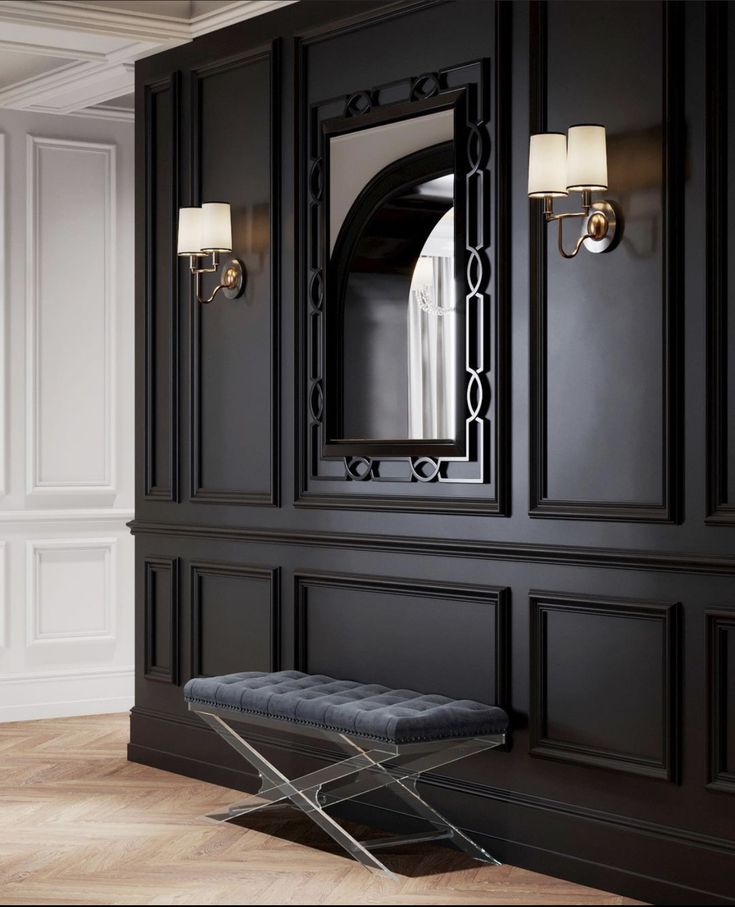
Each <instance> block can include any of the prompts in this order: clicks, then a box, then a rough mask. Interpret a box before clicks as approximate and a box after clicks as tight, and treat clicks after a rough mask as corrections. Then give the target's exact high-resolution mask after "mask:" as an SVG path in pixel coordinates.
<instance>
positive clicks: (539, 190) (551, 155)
mask: <svg viewBox="0 0 735 907" xmlns="http://www.w3.org/2000/svg"><path fill="white" fill-rule="evenodd" d="M567 194H568V193H567V137H566V136H565V135H564V133H563V132H540V133H538V134H536V135H532V136H531V140H530V142H529V144H528V197H529V198H543V196H545V195H549V196H551V197H552V198H560V197H561V196H563V195H567Z"/></svg>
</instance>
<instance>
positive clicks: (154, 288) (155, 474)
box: [141, 72, 180, 502]
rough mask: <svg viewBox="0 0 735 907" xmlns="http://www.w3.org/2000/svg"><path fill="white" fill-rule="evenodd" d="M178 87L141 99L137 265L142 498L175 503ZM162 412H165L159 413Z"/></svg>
mask: <svg viewBox="0 0 735 907" xmlns="http://www.w3.org/2000/svg"><path fill="white" fill-rule="evenodd" d="M179 86H180V76H179V73H178V72H175V73H172V74H171V75H169V76H168V77H167V78H165V79H161V80H160V81H158V82H155V83H153V84H151V85H147V86H146V87H145V89H144V100H143V121H144V124H145V125H144V130H145V148H144V158H143V164H144V166H145V173H146V176H145V183H144V190H143V192H144V195H143V208H144V214H143V224H142V226H143V230H144V246H143V248H144V260H143V262H142V263H141V268H142V269H143V274H144V276H143V281H144V284H143V294H144V319H145V325H144V340H143V346H144V357H145V364H144V374H143V385H144V387H143V397H144V405H143V408H144V424H145V433H144V445H145V451H144V457H143V464H142V465H143V496H144V498H145V499H146V500H152V501H169V502H174V501H177V500H178V496H179V260H178V258H177V257H176V227H175V225H176V224H178V217H179V157H180V132H179V98H180V87H179ZM166 96H167V97H168V105H169V107H170V113H169V117H170V124H169V130H168V135H162V134H161V130H160V129H159V126H158V116H159V113H158V103H159V100H161V99H163V98H164V97H166ZM163 141H165V142H166V143H167V145H165V146H164V147H167V148H168V154H167V155H166V157H167V159H168V162H169V166H168V170H167V172H166V173H165V174H160V173H159V172H158V166H157V154H158V152H159V150H160V144H161V142H163ZM159 185H165V186H166V187H167V191H168V196H169V198H168V205H166V206H165V208H164V211H163V217H164V219H165V220H167V223H168V228H167V229H168V233H169V235H168V236H166V237H163V238H162V241H161V242H159V237H158V235H157V234H158V231H157V219H158V208H159V203H158V198H157V191H158V187H159ZM157 268H163V275H164V277H163V280H161V279H159V275H158V274H157ZM161 284H163V285H164V287H165V292H163V293H161V292H159V288H160V285H161ZM161 296H163V297H164V298H161ZM162 328H165V330H162ZM159 333H163V334H164V336H165V338H166V340H165V349H166V351H167V359H168V361H167V368H166V369H165V372H164V374H163V375H162V376H161V375H158V374H157V367H156V358H157V343H156V341H157V338H158V334H159ZM160 378H165V386H164V387H163V388H162V389H160V388H158V386H157V381H158V380H159V379H160ZM162 404H163V407H162ZM162 408H163V409H165V411H163V412H162ZM164 420H165V424H166V427H167V432H166V438H165V441H164V443H163V445H161V444H159V443H158V441H159V439H158V438H157V434H156V431H155V427H156V425H157V424H158V423H161V422H162V421H164ZM162 447H165V450H163V449H161V448H162Z"/></svg>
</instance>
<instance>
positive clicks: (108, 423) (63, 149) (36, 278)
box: [26, 135, 117, 495]
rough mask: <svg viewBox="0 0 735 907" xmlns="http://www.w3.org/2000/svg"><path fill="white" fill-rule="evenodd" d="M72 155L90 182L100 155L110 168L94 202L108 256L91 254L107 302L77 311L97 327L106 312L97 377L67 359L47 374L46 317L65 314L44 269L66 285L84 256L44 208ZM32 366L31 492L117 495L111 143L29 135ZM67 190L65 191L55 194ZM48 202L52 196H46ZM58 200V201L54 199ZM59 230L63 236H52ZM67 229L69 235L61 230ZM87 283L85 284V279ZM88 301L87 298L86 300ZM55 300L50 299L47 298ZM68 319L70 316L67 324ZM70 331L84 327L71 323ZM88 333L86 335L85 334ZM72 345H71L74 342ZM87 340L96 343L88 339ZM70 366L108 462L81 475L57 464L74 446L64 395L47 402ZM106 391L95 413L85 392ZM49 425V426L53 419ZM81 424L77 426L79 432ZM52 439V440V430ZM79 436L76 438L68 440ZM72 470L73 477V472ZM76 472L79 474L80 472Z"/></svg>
mask: <svg viewBox="0 0 735 907" xmlns="http://www.w3.org/2000/svg"><path fill="white" fill-rule="evenodd" d="M57 154H59V155H65V156H66V160H67V162H68V159H69V155H79V156H80V164H81V162H82V160H83V161H84V163H85V165H86V166H85V169H86V170H88V172H89V174H90V183H89V184H88V185H91V177H92V175H93V171H92V170H91V169H89V168H91V167H92V166H93V165H94V164H95V163H96V162H95V160H94V159H95V158H101V166H102V168H103V171H102V172H103V177H102V178H103V181H104V188H103V190H102V195H101V197H99V198H96V199H94V201H95V202H96V203H98V204H99V223H96V224H95V225H94V231H95V233H96V234H98V235H100V236H101V237H102V240H101V248H102V251H101V253H100V255H99V256H97V255H92V256H91V258H90V268H91V269H94V268H95V267H97V268H99V269H100V274H99V275H97V277H95V278H93V277H92V276H89V277H88V281H89V282H90V283H89V286H90V287H91V291H92V292H93V293H95V300H94V302H95V303H96V300H97V296H98V297H99V300H100V303H101V304H100V305H99V306H97V305H92V302H93V301H92V300H91V299H90V300H88V303H89V304H88V305H87V310H85V312H84V313H82V312H81V311H80V312H79V313H78V315H79V316H80V317H84V318H85V319H89V321H90V322H91V317H90V315H91V311H92V310H94V311H96V310H97V308H99V311H100V312H101V318H102V325H101V335H102V340H101V343H100V347H101V348H99V349H96V350H94V349H93V350H91V351H90V350H89V349H87V351H86V352H87V353H88V355H87V356H86V357H85V358H84V362H85V363H88V362H89V361H91V359H92V353H93V354H94V355H95V356H96V357H97V358H98V359H99V360H100V363H101V368H100V369H99V372H98V373H97V374H95V376H94V378H92V376H91V374H85V375H83V376H82V375H80V376H76V375H75V368H76V367H75V366H74V364H73V361H71V360H70V361H68V362H66V361H65V362H64V363H63V364H62V365H60V364H59V363H57V364H56V371H55V373H52V374H51V375H50V376H49V377H48V378H46V376H45V375H44V367H46V368H50V367H51V365H52V363H50V362H49V361H48V360H47V359H46V358H45V357H46V356H48V354H49V349H50V348H51V347H49V345H48V343H45V342H44V330H45V328H44V321H45V318H48V317H51V315H53V314H54V312H53V310H52V311H50V312H45V311H44V309H45V307H46V306H53V307H54V308H55V309H57V310H58V300H57V299H55V298H54V294H50V289H51V288H50V287H44V285H43V271H44V268H45V267H51V268H52V269H53V270H54V271H55V272H56V273H55V274H54V279H55V280H58V281H60V282H63V281H64V280H65V276H64V274H63V273H59V272H58V269H59V267H60V265H61V261H62V259H63V257H64V256H66V257H67V258H68V257H69V256H70V255H74V254H79V252H80V251H81V250H80V249H76V248H74V242H73V239H72V240H71V246H72V248H70V236H69V234H68V232H67V231H68V221H67V219H66V218H64V221H63V222H61V220H60V219H59V217H60V216H62V217H63V215H62V213H61V212H60V211H58V210H57V211H53V212H50V213H51V215H52V216H55V217H56V221H55V222H54V221H51V222H49V217H48V214H47V212H45V211H44V210H43V204H44V192H45V191H47V190H45V188H44V187H45V185H46V184H48V183H52V184H53V181H54V177H53V175H52V174H49V173H46V174H45V170H44V168H45V166H50V163H49V162H51V161H52V160H53V156H54V155H57ZM26 181H27V184H26V205H27V208H26V233H27V235H26V262H27V274H26V288H27V290H26V291H27V300H26V311H27V316H26V337H27V350H26V357H27V362H26V369H27V389H26V420H27V421H26V485H27V489H26V490H27V493H28V494H30V495H80V494H100V493H103V494H111V495H114V494H116V491H117V489H116V467H115V451H116V440H115V435H116V431H115V429H116V387H115V376H116V372H115V343H114V332H115V321H116V317H115V309H116V276H115V272H116V264H115V262H116V254H117V249H116V241H115V236H116V210H117V198H116V192H117V189H116V186H117V180H116V146H115V145H111V144H102V143H98V142H87V141H78V140H71V139H51V138H42V137H38V136H32V135H29V136H27V170H26ZM56 191H57V192H59V191H61V190H60V189H57V190H56ZM82 191H83V188H82V187H81V186H76V185H74V186H70V187H69V189H68V190H67V192H68V193H79V192H82ZM65 200H66V201H67V202H68V205H67V207H68V208H69V209H71V207H72V206H73V197H72V194H69V195H68V198H66V199H65ZM46 201H49V196H46ZM54 201H56V203H57V204H58V201H57V200H56V198H55V196H54ZM89 219H90V215H89V211H87V217H86V218H84V219H82V222H81V223H82V226H83V227H87V226H88V225H87V221H88V220H89ZM54 227H55V228H56V229H57V232H56V233H51V232H50V231H51V230H53V229H54ZM62 231H63V232H62ZM84 251H86V252H87V253H88V254H90V253H91V250H90V249H89V248H85V250H84ZM83 285H84V282H83ZM80 298H81V297H80ZM47 299H48V302H44V300H47ZM67 320H68V321H69V320H70V319H67ZM71 321H72V323H70V325H69V327H70V328H72V327H74V328H75V329H76V328H77V325H74V324H73V319H71ZM86 329H87V332H88V334H91V327H90V324H89V323H88V324H87V326H86ZM50 330H52V331H53V332H54V336H55V339H56V340H58V339H59V338H56V334H55V332H56V331H57V330H58V325H54V326H52V328H51V329H50ZM79 336H80V337H81V336H82V335H81V334H80V335H79ZM67 342H69V341H67ZM83 342H84V343H87V344H88V343H89V341H88V340H84V341H83ZM81 352H82V348H81V347H80V349H79V350H77V351H75V352H74V355H77V354H81ZM60 368H63V369H64V372H63V378H64V380H65V381H66V382H67V383H68V382H69V381H70V379H75V380H76V384H72V385H70V392H71V393H73V395H74V407H75V409H76V411H77V412H79V413H85V412H87V414H88V416H89V418H90V420H94V421H93V422H92V421H90V425H88V426H87V427H86V428H87V431H88V432H89V431H90V429H91V428H92V427H93V428H94V430H95V431H97V432H98V437H97V438H96V440H95V444H96V445H97V446H98V447H99V448H100V454H101V458H102V462H101V463H100V464H91V463H90V464H89V469H90V473H88V474H87V475H84V474H83V472H81V471H76V465H77V464H76V462H74V464H73V465H72V466H71V467H70V463H69V462H67V463H56V464H54V462H53V459H52V458H53V455H54V453H55V452H56V453H58V452H63V451H65V450H66V449H67V448H68V443H67V444H65V445H63V444H59V443H58V442H59V439H60V438H61V437H62V434H63V428H62V426H60V425H59V424H57V420H56V419H55V418H54V412H55V411H56V410H57V409H58V408H59V407H60V406H61V401H60V400H59V399H58V397H55V398H54V402H53V403H48V404H47V402H46V401H45V399H44V398H45V394H47V393H48V392H49V391H53V390H54V389H55V388H56V387H58V385H59V379H60V378H61V377H62V374H61V373H60V372H59V369H60ZM98 385H99V386H101V387H102V399H101V404H100V405H101V407H102V413H101V417H100V413H98V412H96V411H94V409H93V406H94V405H95V400H93V399H89V398H88V399H87V400H84V399H83V398H82V397H81V395H82V394H83V393H84V391H85V389H89V390H90V392H95V390H96V387H97V386H98ZM49 420H50V421H49ZM81 426H82V423H80V425H79V426H77V429H79V428H80V427H81ZM49 432H50V433H51V434H50V436H49V437H48V438H47V439H46V440H44V439H45V436H46V435H47V434H48V433H49ZM69 437H70V438H72V437H74V435H73V434H70V435H69ZM45 444H49V445H51V448H52V449H51V450H46V449H45V447H44V445H45ZM91 447H92V444H91V442H90V438H89V437H88V438H86V439H84V442H83V443H80V447H79V450H78V452H77V456H76V461H78V462H83V460H84V456H85V454H86V453H87V451H88V450H89V449H90V448H91ZM70 471H71V473H72V476H71V477H69V476H68V474H69V472H70ZM75 471H76V474H74V473H75Z"/></svg>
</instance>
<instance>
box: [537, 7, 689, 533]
mask: <svg viewBox="0 0 735 907" xmlns="http://www.w3.org/2000/svg"><path fill="white" fill-rule="evenodd" d="M682 6H683V5H682V4H679V3H673V4H662V3H636V4H632V5H628V14H627V15H626V16H621V15H620V14H619V10H618V7H617V5H616V4H574V3H549V4H532V11H533V12H532V39H531V54H532V56H531V59H532V64H533V72H532V77H531V132H543V131H548V130H551V131H562V132H566V130H567V129H568V127H569V126H570V125H572V124H574V123H603V124H605V126H606V129H607V137H608V181H609V186H610V188H609V191H608V192H607V193H597V195H596V196H595V197H596V198H597V197H609V198H611V199H612V200H613V201H615V202H616V203H617V204H619V205H620V206H621V208H622V212H623V218H624V223H625V226H624V232H623V236H622V240H621V241H620V243H619V244H618V245H617V247H616V248H615V249H613V250H612V251H610V252H608V253H606V254H602V255H599V254H598V255H595V254H590V253H589V252H587V251H586V250H584V249H582V251H581V252H580V253H579V255H578V256H577V257H576V258H575V259H574V260H573V261H567V260H564V259H563V258H562V257H561V256H560V255H559V253H558V251H557V248H556V244H557V236H556V230H557V225H556V224H549V225H546V224H545V223H544V221H543V217H542V214H541V205H540V203H539V202H538V201H532V202H531V272H530V280H531V449H530V456H531V466H530V479H531V487H530V512H531V515H532V516H534V517H550V518H559V517H562V518H578V519H599V520H628V521H645V522H649V521H663V522H671V521H675V520H677V519H678V516H679V515H678V512H677V508H678V499H679V493H680V465H681V458H680V452H681V451H680V447H681V434H680V429H681V408H682V405H683V399H682V394H681V382H680V363H679V355H680V350H679V344H680V334H681V331H680V326H679V321H680V317H681V311H680V301H679V297H680V289H681V280H682V262H683V256H682V254H681V251H680V248H679V246H680V243H681V236H682V231H681V230H680V229H678V227H679V221H678V216H677V211H678V206H679V204H680V201H681V197H682V192H681V187H682V185H683V179H684V177H683V165H682V159H683V152H682V145H683V130H682V105H683V97H684V95H683V88H682V85H683V81H682V79H681V73H682V67H681V63H680V59H681V53H680V50H681V40H682V32H683V14H682ZM600 34H604V35H605V47H606V54H609V55H610V56H611V58H622V59H625V60H626V61H627V63H626V65H624V66H623V67H622V68H621V69H620V71H619V72H618V77H617V78H615V79H611V80H606V81H604V82H600V81H599V80H596V79H588V78H579V73H580V72H589V71H591V70H593V69H594V68H595V66H596V65H597V64H598V62H599V56H598V50H599V47H598V42H597V37H598V36H599V35H600ZM571 85H573V86H574V90H569V86H571ZM621 97H630V98H631V99H632V98H635V103H632V102H631V103H630V104H621V103H620V98H621ZM579 203H580V195H579V194H578V193H574V192H572V193H570V197H569V199H568V200H567V199H559V200H558V209H559V210H563V211H574V210H579ZM577 223H578V222H575V221H572V225H574V224H577ZM577 233H578V231H577V227H576V226H575V227H574V228H573V227H572V226H568V227H567V228H566V234H565V243H566V247H567V248H569V247H570V246H573V243H574V240H575V239H576V236H577Z"/></svg>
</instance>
